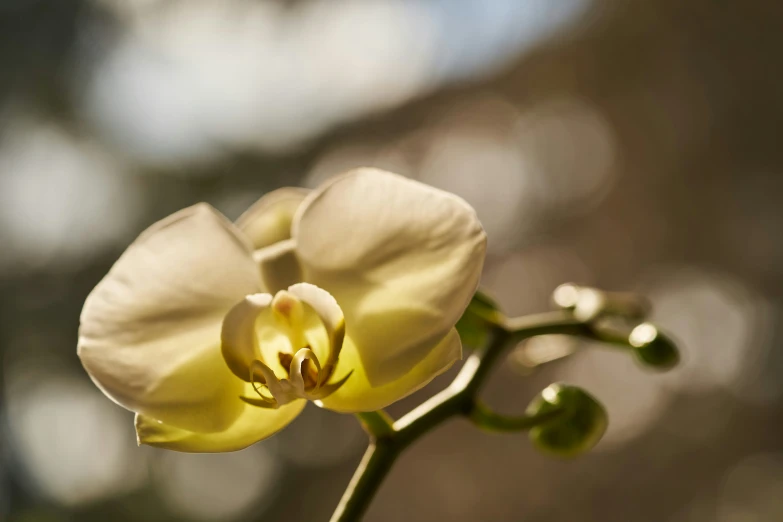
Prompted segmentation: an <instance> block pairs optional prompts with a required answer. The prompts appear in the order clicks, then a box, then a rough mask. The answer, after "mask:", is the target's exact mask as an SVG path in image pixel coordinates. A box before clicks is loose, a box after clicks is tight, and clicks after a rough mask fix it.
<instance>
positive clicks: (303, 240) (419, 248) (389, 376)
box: [292, 168, 486, 386]
mask: <svg viewBox="0 0 783 522" xmlns="http://www.w3.org/2000/svg"><path fill="white" fill-rule="evenodd" d="M292 237H293V239H294V241H296V249H297V257H298V259H299V261H300V264H301V266H302V270H303V273H304V280H305V281H308V282H310V283H312V284H314V285H317V286H319V287H321V288H323V289H325V290H327V291H328V292H329V293H331V294H332V295H333V296H334V297H335V298H336V300H337V302H338V303H340V306H341V308H342V309H343V312H344V313H345V318H346V324H347V335H348V336H349V337H350V338H351V339H352V341H353V345H354V346H355V349H356V351H357V353H358V356H359V358H360V359H361V363H362V368H363V370H364V373H365V375H366V378H367V380H368V382H369V383H370V384H372V386H383V385H385V384H388V383H391V382H393V381H395V380H396V379H398V378H401V377H403V376H404V375H405V374H406V373H407V372H409V371H411V370H412V369H413V368H415V367H417V365H419V363H421V362H423V361H424V360H425V358H426V357H428V354H429V353H430V350H432V348H433V346H436V345H437V344H438V341H439V340H440V339H442V338H444V337H445V336H446V334H447V333H448V332H449V331H450V329H451V328H452V327H453V326H454V324H456V322H457V320H458V319H459V318H460V316H461V315H462V313H463V312H464V310H465V308H466V307H467V305H468V303H469V302H470V299H471V297H472V296H473V293H474V292H475V290H476V288H477V286H478V281H479V276H480V274H481V269H482V266H483V262H484V255H485V251H486V235H485V233H484V230H483V229H482V227H481V224H480V223H479V221H478V218H477V217H476V214H475V212H474V210H473V209H472V208H471V207H470V206H469V205H468V204H467V203H465V202H464V201H463V200H462V199H460V198H458V197H457V196H454V195H453V194H449V193H447V192H443V191H441V190H438V189H435V188H432V187H429V186H427V185H424V184H422V183H419V182H416V181H413V180H409V179H406V178H403V177H401V176H398V175H396V174H391V173H389V172H384V171H380V170H376V169H367V168H363V169H358V170H354V171H351V172H349V173H347V174H344V175H342V176H340V177H338V178H336V179H333V180H332V181H331V182H328V183H327V184H326V185H325V186H323V187H321V188H320V189H318V190H317V191H315V192H313V193H312V194H311V195H310V196H309V197H308V198H307V199H306V200H305V202H304V203H303V204H302V206H301V207H300V208H299V211H298V213H297V216H296V217H295V219H294V223H293V227H292ZM351 380H354V378H351V379H349V382H348V383H347V384H346V385H345V386H349V385H350V381H351Z"/></svg>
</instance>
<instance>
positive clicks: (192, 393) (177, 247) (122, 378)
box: [78, 204, 260, 430]
mask: <svg viewBox="0 0 783 522" xmlns="http://www.w3.org/2000/svg"><path fill="white" fill-rule="evenodd" d="M259 289H260V280H259V275H258V269H257V267H256V264H255V263H254V261H253V259H252V248H251V246H250V245H249V244H248V243H247V241H246V239H245V238H244V237H243V236H242V235H241V234H240V233H239V232H238V231H237V230H236V228H235V227H234V225H233V224H231V223H230V222H229V221H228V220H226V219H225V218H224V217H223V216H222V215H220V214H219V213H218V212H217V211H215V210H214V209H213V208H212V207H210V206H208V205H204V204H200V205H196V206H193V207H190V208H187V209H184V210H182V211H180V212H177V213H176V214H174V215H172V216H170V217H168V218H166V219H164V220H162V221H160V222H158V223H157V224H155V225H153V226H152V227H150V228H149V229H148V230H147V231H145V232H144V233H142V234H141V236H140V237H139V238H138V239H137V240H136V241H135V242H134V243H133V244H132V245H131V246H130V247H129V248H128V250H127V251H126V252H125V253H124V254H123V255H122V257H120V259H119V260H118V261H117V263H116V264H115V265H114V266H113V267H112V269H111V270H110V271H109V273H108V275H107V276H106V277H105V278H104V279H103V280H102V281H101V282H100V283H99V284H98V286H96V288H95V289H94V290H93V291H92V293H91V294H90V296H89V297H88V298H87V301H86V302H85V305H84V309H83V310H82V315H81V326H80V329H79V345H78V354H79V357H80V358H81V361H82V364H83V365H84V367H85V369H86V370H87V372H88V373H89V374H90V377H91V378H92V379H93V381H94V382H95V383H96V384H97V385H98V386H99V387H100V388H101V390H103V392H104V393H106V395H108V396H109V397H110V398H111V399H113V400H114V401H115V402H117V403H119V404H120V405H122V406H124V407H126V408H128V409H131V410H133V411H137V412H140V413H142V414H144V415H150V416H153V417H155V418H156V419H160V420H163V421H165V422H167V423H170V424H172V425H174V426H179V427H181V428H185V429H197V430H219V429H224V428H226V427H227V426H229V425H231V423H232V422H234V420H235V419H236V417H237V416H238V415H239V414H240V412H241V409H242V406H241V401H237V400H234V398H236V396H237V395H238V394H239V393H240V392H241V389H242V386H243V384H242V382H241V381H239V380H237V379H236V378H235V377H234V376H233V375H231V373H230V372H229V371H228V368H227V367H226V365H225V363H224V362H223V360H222V357H221V356H220V328H221V322H222V319H223V316H224V315H225V314H226V312H227V311H228V310H229V309H230V308H231V306H232V305H233V304H234V303H236V302H237V301H238V300H239V299H241V298H242V296H244V295H246V294H248V293H252V292H257V291H258V290H259ZM237 403H240V405H239V406H237V405H236V404H237Z"/></svg>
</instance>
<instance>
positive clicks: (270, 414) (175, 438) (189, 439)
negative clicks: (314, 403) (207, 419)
mask: <svg viewBox="0 0 783 522" xmlns="http://www.w3.org/2000/svg"><path fill="white" fill-rule="evenodd" d="M237 402H239V403H240V404H242V405H243V408H244V409H243V410H242V412H241V415H239V416H238V417H237V418H236V420H235V421H234V423H233V424H231V425H230V426H228V427H227V428H226V429H225V430H223V431H218V432H213V433H199V432H193V431H188V430H183V429H179V428H176V427H174V426H171V425H168V424H165V423H162V422H160V421H158V420H156V419H155V418H153V417H147V416H145V415H138V414H137V415H136V436H137V439H138V442H139V444H145V445H148V446H156V447H159V448H165V449H169V450H175V451H184V452H188V453H222V452H226V451H237V450H241V449H243V448H246V447H248V446H250V445H251V444H255V443H256V442H258V441H260V440H264V439H266V438H269V437H271V436H272V435H274V434H275V433H277V432H278V431H280V430H282V429H283V428H285V427H286V426H287V425H288V424H290V423H291V421H293V420H294V419H295V418H296V416H297V415H299V413H301V411H302V410H303V409H304V407H305V405H306V404H307V401H305V400H301V399H300V400H297V401H294V402H291V403H288V404H286V405H285V406H281V407H280V408H277V409H268V408H258V407H256V406H251V405H249V404H244V403H242V402H241V401H239V400H238V399H237Z"/></svg>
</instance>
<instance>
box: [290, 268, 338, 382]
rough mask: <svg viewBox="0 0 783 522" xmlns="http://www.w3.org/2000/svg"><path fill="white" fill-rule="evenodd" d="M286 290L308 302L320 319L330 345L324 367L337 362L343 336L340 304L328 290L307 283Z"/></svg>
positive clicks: (327, 367)
mask: <svg viewBox="0 0 783 522" xmlns="http://www.w3.org/2000/svg"><path fill="white" fill-rule="evenodd" d="M288 291H289V292H290V293H292V294H293V295H295V296H297V297H298V298H299V299H301V300H302V302H304V303H306V304H308V305H309V306H310V307H311V308H312V309H313V310H314V311H315V313H316V314H318V317H319V318H320V319H321V322H322V323H323V326H324V328H325V329H326V335H327V336H328V343H329V347H330V349H329V354H328V355H327V358H326V360H325V361H324V368H326V369H329V368H330V367H331V366H333V365H334V364H335V362H337V358H338V356H339V355H340V350H341V349H342V346H343V339H344V338H345V316H344V315H343V311H342V309H341V308H340V305H339V304H338V303H337V301H336V300H335V298H334V297H332V295H331V294H330V293H329V292H327V291H326V290H324V289H322V288H318V287H317V286H315V285H311V284H309V283H299V284H296V285H293V286H291V287H289V288H288Z"/></svg>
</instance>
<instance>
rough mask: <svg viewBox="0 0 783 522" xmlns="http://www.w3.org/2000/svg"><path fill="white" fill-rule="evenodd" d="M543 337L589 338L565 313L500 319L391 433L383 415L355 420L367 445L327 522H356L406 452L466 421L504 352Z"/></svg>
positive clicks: (535, 422) (377, 413)
mask: <svg viewBox="0 0 783 522" xmlns="http://www.w3.org/2000/svg"><path fill="white" fill-rule="evenodd" d="M548 334H567V335H576V336H581V337H593V335H594V334H593V333H592V331H591V330H590V328H588V327H587V326H586V325H585V324H584V323H582V322H580V321H578V320H577V319H575V318H574V317H573V315H571V314H570V313H568V312H565V311H558V312H551V313H546V314H539V315H533V316H528V317H521V318H515V319H506V320H504V321H503V323H502V324H497V325H495V326H494V327H493V330H492V334H491V336H490V341H489V343H488V344H487V346H486V347H484V348H483V349H479V350H476V351H475V352H473V353H472V354H471V355H470V357H468V359H467V360H466V361H465V364H464V365H463V366H462V369H461V370H460V372H459V374H457V377H456V378H455V379H454V381H453V382H452V383H451V385H450V386H449V387H448V388H446V389H445V390H443V391H442V392H440V393H438V394H437V395H435V396H434V397H432V398H431V399H429V400H428V401H426V402H424V403H423V404H421V405H420V406H419V407H417V408H415V409H414V410H413V411H411V412H410V413H408V414H407V415H405V416H403V417H402V418H401V419H399V420H398V421H396V422H394V424H393V425H391V429H389V425H388V422H389V418H388V416H387V415H386V414H385V413H384V412H372V413H362V414H359V418H360V420H362V424H363V425H364V426H365V428H366V429H367V430H368V432H369V433H370V435H371V443H370V446H369V448H368V449H367V452H366V453H365V455H364V458H363V459H362V461H361V463H360V464H359V467H358V468H357V470H356V473H355V474H354V476H353V478H352V479H351V482H350V484H349V485H348V488H347V489H346V491H345V494H344V495H343V498H342V500H341V501H340V504H339V505H338V506H337V509H336V510H335V512H334V514H333V515H332V518H331V522H355V521H358V520H360V519H361V516H362V515H363V514H364V512H365V511H366V510H367V508H368V507H369V505H370V502H371V501H372V499H373V497H374V495H375V493H376V492H377V491H378V488H379V487H380V485H381V483H382V482H383V479H384V478H385V477H386V475H387V473H388V472H389V470H390V469H391V467H392V465H393V464H394V462H395V460H396V459H397V457H398V456H399V455H400V453H401V452H402V451H403V450H404V449H405V448H406V447H408V446H409V445H410V444H411V443H412V442H414V441H415V440H416V439H418V438H419V437H420V436H422V435H424V434H425V433H427V432H429V431H430V430H432V429H433V428H435V427H436V426H438V425H440V424H441V423H443V422H445V421H446V420H448V419H450V418H451V417H454V416H456V415H463V416H470V415H471V413H472V412H474V411H475V398H476V394H477V393H478V391H479V389H480V388H481V385H482V384H483V383H484V381H485V380H486V378H487V377H488V375H489V372H490V370H491V369H492V366H493V365H494V363H495V362H496V361H497V359H498V358H499V357H500V356H501V355H502V354H503V352H504V351H505V349H506V348H507V347H509V346H511V345H514V344H516V343H518V342H519V341H522V340H524V339H527V338H529V337H534V336H537V335H548ZM549 420H551V417H550V416H547V417H546V418H539V419H537V420H535V421H534V420H530V421H528V422H529V423H530V425H529V426H527V428H530V427H533V426H535V425H537V424H539V423H541V422H546V421H549Z"/></svg>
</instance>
